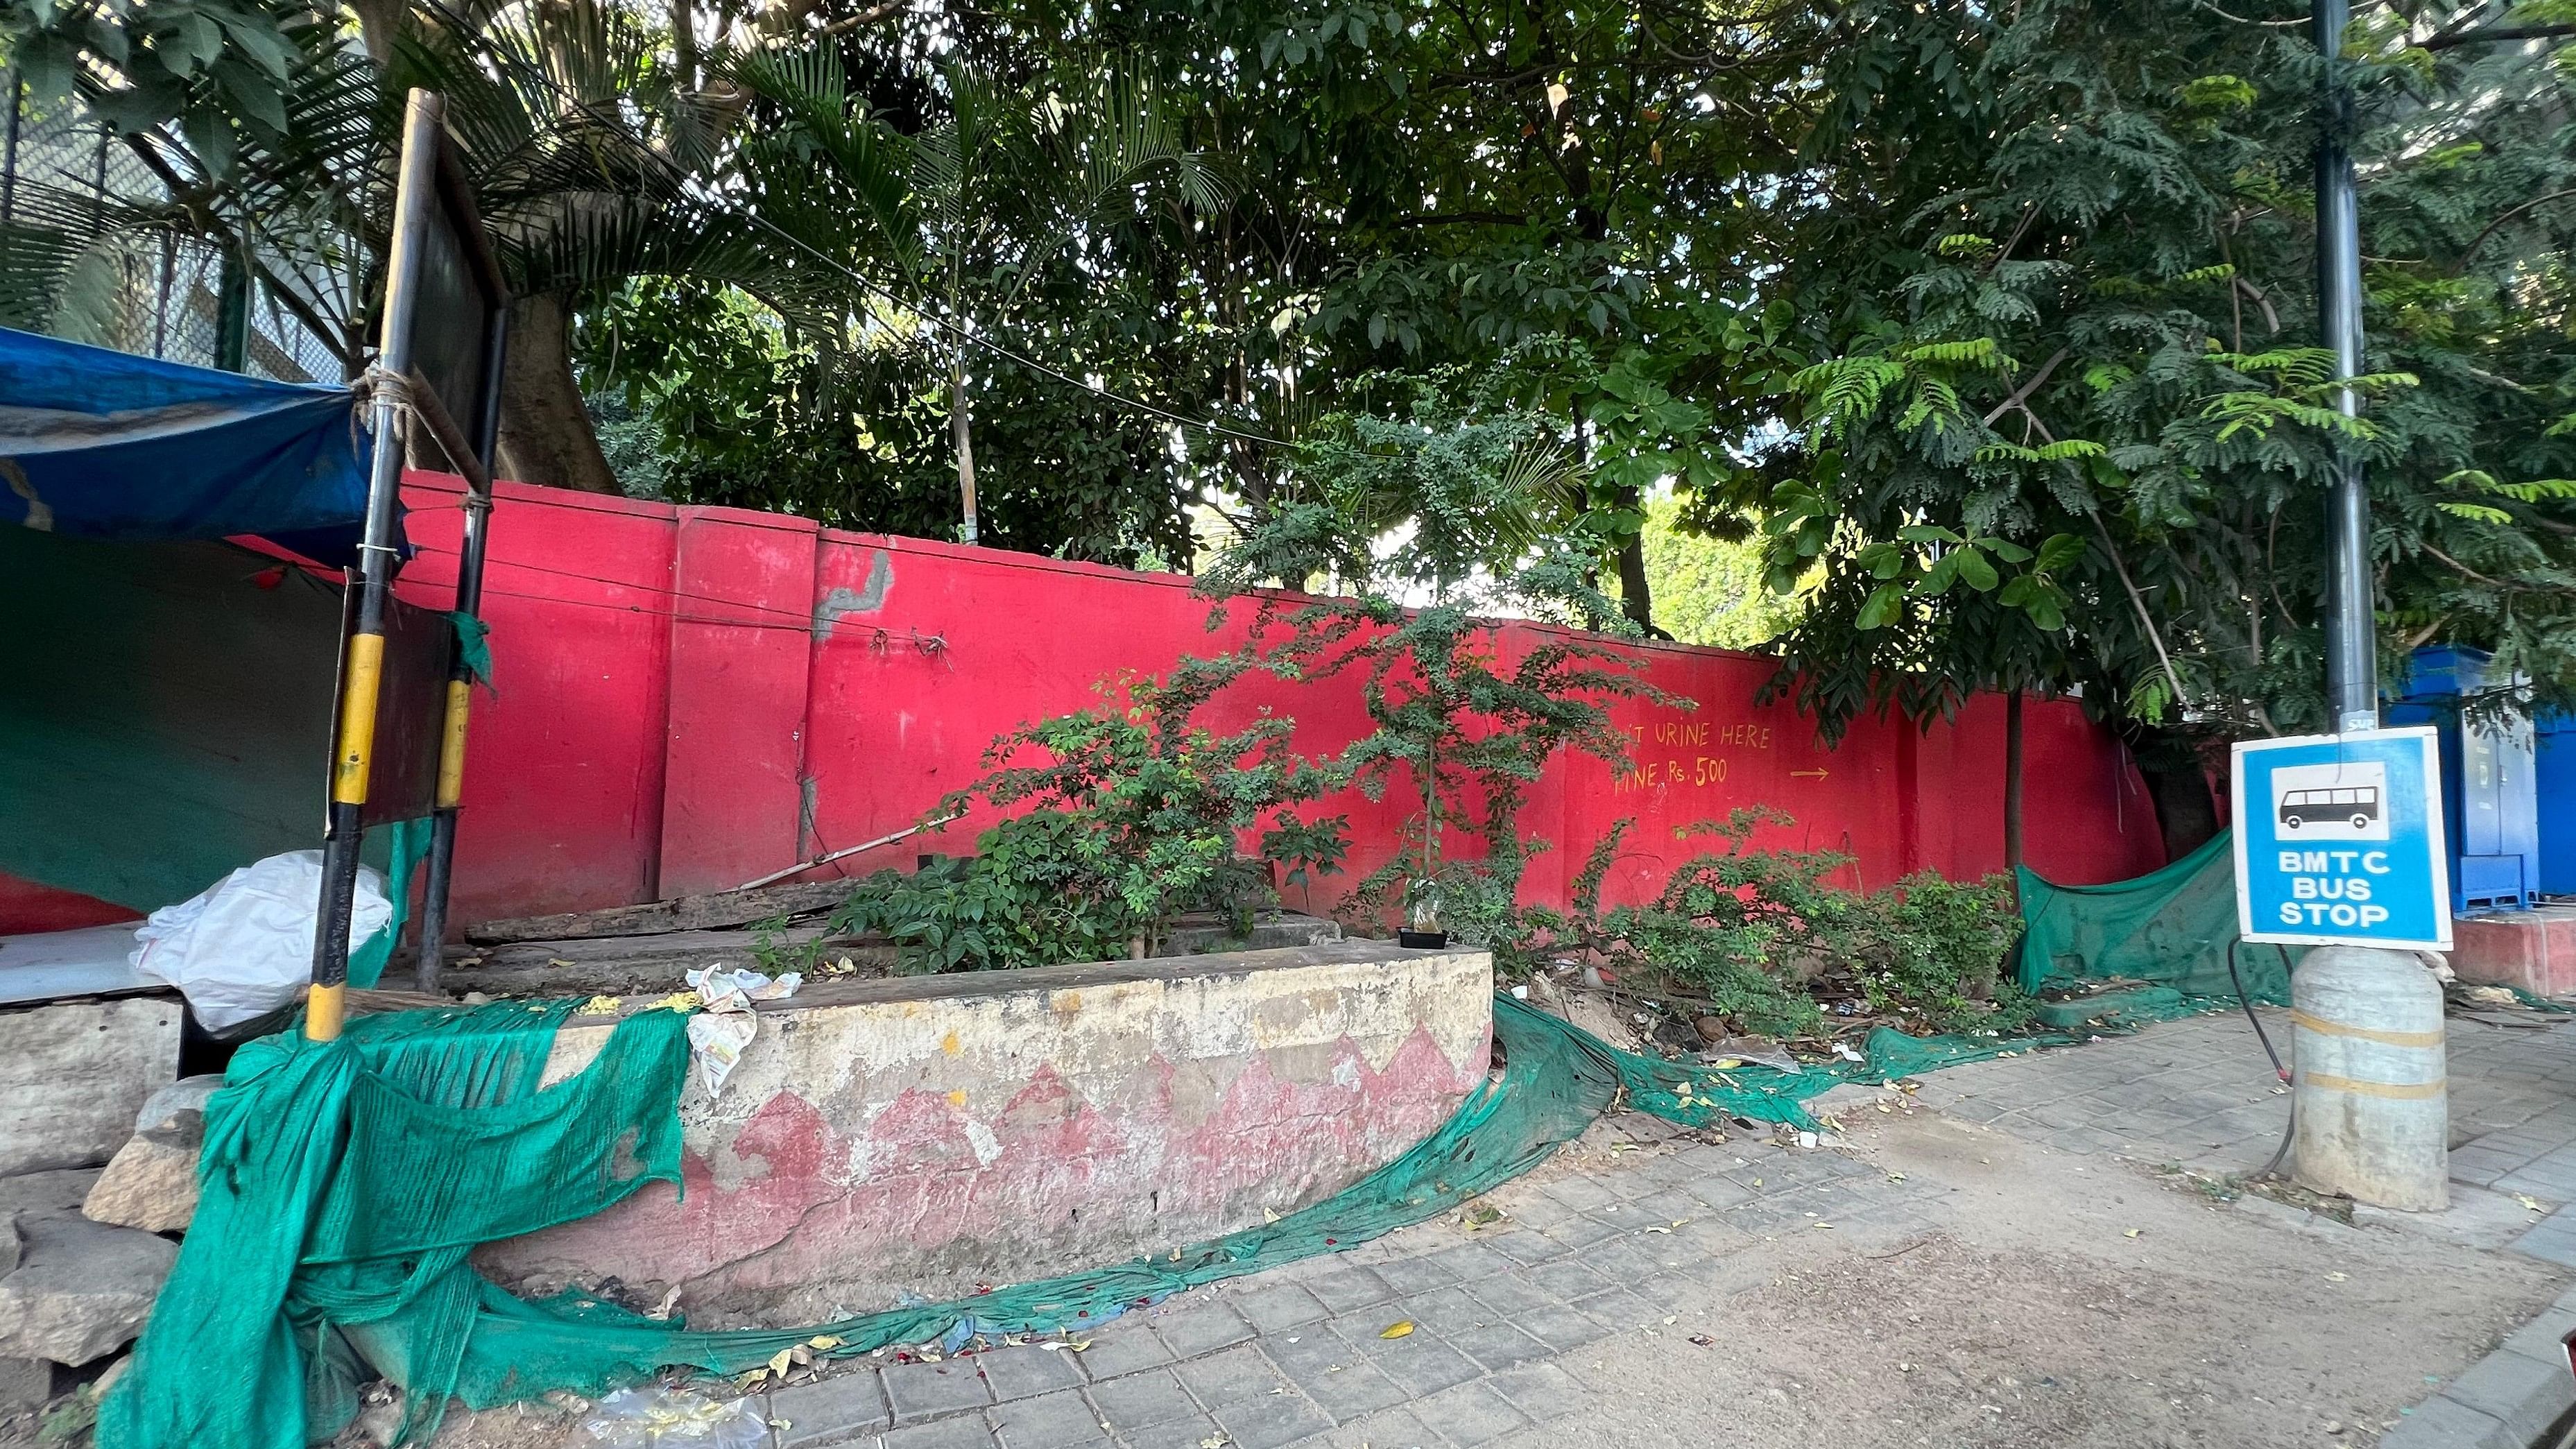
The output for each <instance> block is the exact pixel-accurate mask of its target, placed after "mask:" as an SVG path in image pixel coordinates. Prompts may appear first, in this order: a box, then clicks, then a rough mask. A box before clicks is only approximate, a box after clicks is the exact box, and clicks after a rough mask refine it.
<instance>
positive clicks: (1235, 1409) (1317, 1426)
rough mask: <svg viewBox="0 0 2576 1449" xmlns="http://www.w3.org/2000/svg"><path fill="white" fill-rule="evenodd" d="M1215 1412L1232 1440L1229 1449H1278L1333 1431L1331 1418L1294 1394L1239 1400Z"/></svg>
mask: <svg viewBox="0 0 2576 1449" xmlns="http://www.w3.org/2000/svg"><path fill="white" fill-rule="evenodd" d="M1213 1412H1214V1413H1215V1415H1216V1422H1217V1426H1218V1427H1219V1428H1222V1429H1223V1430H1225V1433H1226V1437H1227V1440H1228V1441H1229V1442H1228V1443H1227V1446H1226V1449H1279V1446H1281V1445H1284V1444H1295V1443H1299V1442H1302V1441H1304V1440H1307V1439H1311V1438H1313V1437H1315V1436H1316V1435H1318V1434H1325V1433H1329V1432H1331V1430H1332V1428H1333V1419H1332V1416H1331V1415H1329V1414H1326V1413H1325V1412H1324V1411H1323V1410H1322V1409H1319V1408H1317V1407H1315V1406H1314V1405H1313V1404H1310V1403H1308V1402H1306V1401H1305V1400H1304V1399H1303V1398H1300V1397H1299V1396H1297V1395H1295V1394H1291V1393H1278V1394H1262V1395H1259V1396H1257V1397H1254V1398H1249V1399H1238V1400H1235V1401H1234V1402H1232V1403H1227V1404H1219V1405H1217V1406H1216V1407H1215V1409H1214V1410H1213Z"/></svg>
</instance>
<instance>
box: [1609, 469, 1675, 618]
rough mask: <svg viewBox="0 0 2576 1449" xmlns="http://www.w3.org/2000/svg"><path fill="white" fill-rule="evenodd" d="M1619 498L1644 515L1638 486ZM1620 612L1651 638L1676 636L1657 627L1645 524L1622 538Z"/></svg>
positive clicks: (1624, 505) (1621, 492) (1625, 506)
mask: <svg viewBox="0 0 2576 1449" xmlns="http://www.w3.org/2000/svg"><path fill="white" fill-rule="evenodd" d="M1616 502H1617V503H1618V506H1619V507H1621V508H1623V509H1626V510H1628V511H1630V512H1633V513H1635V514H1637V515H1638V517H1639V518H1640V519H1641V520H1642V519H1643V518H1644V516H1645V512H1646V505H1645V500H1644V499H1642V498H1640V497H1638V496H1637V490H1636V489H1634V488H1622V489H1620V490H1619V494H1618V498H1617V500H1616ZM1619 612H1620V613H1623V614H1625V615H1627V616H1628V619H1629V622H1631V623H1633V624H1635V625H1636V626H1637V627H1638V628H1640V629H1643V630H1645V631H1646V636H1647V637H1648V638H1650V639H1670V638H1671V637H1673V636H1672V635H1671V634H1669V633H1667V632H1665V631H1664V630H1662V629H1658V628H1656V627H1655V597H1654V586H1653V585H1652V584H1649V583H1648V582H1647V581H1646V531H1645V529H1643V528H1642V527H1641V528H1639V529H1638V530H1637V531H1636V532H1635V533H1632V534H1629V535H1628V536H1627V537H1626V538H1624V539H1622V540H1620V542H1619Z"/></svg>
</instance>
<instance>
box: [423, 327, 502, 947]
mask: <svg viewBox="0 0 2576 1449" xmlns="http://www.w3.org/2000/svg"><path fill="white" fill-rule="evenodd" d="M509 348H510V309H509V306H508V305H507V303H506V302H504V303H503V304H502V305H499V306H496V307H494V308H493V309H492V320H491V322H490V323H489V324H488V325H487V326H486V327H485V329H484V334H483V396H482V398H481V402H482V404H483V405H482V407H481V408H480V409H478V410H477V413H478V415H477V416H476V417H475V419H474V423H473V427H474V453H475V457H476V458H477V459H478V460H479V461H481V463H482V464H483V476H484V478H485V479H487V480H488V479H490V478H491V477H492V469H493V464H494V460H495V458H496V456H497V455H498V453H499V451H500V441H501V369H502V364H503V363H505V362H506V361H507V360H508V357H509ZM491 523H492V495H491V493H490V492H489V491H488V490H487V489H482V488H477V487H476V486H475V484H474V482H473V480H471V479H468V480H467V481H466V484H465V539H464V542H463V544H462V545H461V546H460V547H459V548H458V550H457V560H456V612H458V613H460V614H474V613H478V612H479V611H480V610H481V609H482V607H483V552H484V548H485V545H486V542H487V540H488V538H489V532H490V529H491ZM473 699H474V680H473V676H472V674H471V672H470V671H469V670H467V668H466V667H465V658H464V654H463V651H462V650H460V651H458V655H457V659H456V663H455V666H454V667H453V668H452V669H450V671H449V672H448V676H447V719H446V725H445V727H444V728H443V729H442V730H441V731H440V733H439V742H438V808H437V809H436V810H434V811H432V812H431V814H430V817H429V879H428V880H427V882H426V883H425V884H424V885H423V886H422V889H421V903H420V935H419V937H418V941H419V945H418V947H417V948H416V950H417V953H418V954H417V956H416V957H415V958H414V960H413V963H412V982H413V984H414V985H415V986H417V987H419V988H420V989H421V990H422V991H425V992H436V991H437V990H438V971H439V967H440V965H441V964H442V963H441V960H440V957H441V956H442V955H443V954H444V947H445V943H446V940H447V897H448V891H449V887H450V884H451V882H452V881H453V879H454V872H455V868H456V810H457V806H458V804H459V803H460V802H461V800H462V798H463V794H464V788H465V730H466V722H467V719H468V716H469V715H470V714H471V711H472V706H473Z"/></svg>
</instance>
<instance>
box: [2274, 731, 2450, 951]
mask: <svg viewBox="0 0 2576 1449" xmlns="http://www.w3.org/2000/svg"><path fill="white" fill-rule="evenodd" d="M2235 755H2236V798H2235V801H2234V807H2233V808H2234V813H2235V823H2236V927H2237V930H2238V932H2239V933H2241V934H2242V935H2243V936H2244V938H2245V939H2246V940H2248V941H2277V942H2280V943H2282V944H2284V945H2292V946H2332V945H2351V946H2395V947H2400V948H2411V949H2416V950H2425V951H2448V950H2449V949H2451V878H2450V872H2449V871H2448V869H2446V868H2445V855H2444V850H2445V847H2444V843H2443V839H2442V757H2441V753H2440V745H2439V743H2438V741H2437V737H2436V734H2435V732H2434V731H2433V730H2432V729H2431V728H2429V727H2428V728H2421V729H2396V730H2358V731H2355V732H2353V733H2351V734H2340V735H2301V736H2297V737H2294V738H2291V739H2281V740H2248V741H2245V742H2243V743H2241V744H2239V745H2237V746H2236V750H2235Z"/></svg>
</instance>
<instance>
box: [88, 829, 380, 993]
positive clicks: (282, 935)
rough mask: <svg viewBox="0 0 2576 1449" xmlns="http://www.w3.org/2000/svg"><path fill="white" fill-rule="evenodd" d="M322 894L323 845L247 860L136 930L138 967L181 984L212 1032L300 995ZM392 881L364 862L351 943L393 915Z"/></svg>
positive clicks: (310, 967) (351, 924)
mask: <svg viewBox="0 0 2576 1449" xmlns="http://www.w3.org/2000/svg"><path fill="white" fill-rule="evenodd" d="M321 899H322V852H320V851H318V850H290V851H288V852H286V853H285V854H284V855H272V856H270V857H269V858H268V859H266V860H263V861H260V862H258V863H257V864H254V865H246V866H243V867H242V868H241V869H239V870H237V871H234V872H233V873H232V874H230V875H228V876H225V877H224V878H223V879H222V880H219V881H217V882H215V883H214V884H213V885H211V886H208V887H207V888H206V889H204V890H203V891H200V892H198V893H197V894H196V895H194V896H191V897H189V898H188V899H186V900H184V901H181V902H179V903H178V904H177V905H175V906H163V907H162V908H161V909H159V910H157V911H154V912H153V913H152V914H151V916H150V917H149V918H148V919H146V920H145V921H144V923H143V924H142V925H140V926H138V927H136V928H135V931H134V954H133V955H132V956H130V957H128V958H126V959H127V960H128V961H129V962H130V963H131V964H132V965H133V967H134V969H135V970H137V971H139V972H142V973H143V974H144V975H146V976H150V977H153V978H154V979H156V980H160V981H166V982H168V983H170V984H171V985H172V986H175V987H177V988H179V993H180V994H181V995H183V996H185V997H187V998H188V1006H189V1009H190V1010H192V1011H194V1012H196V1014H197V1020H198V1021H200V1022H202V1023H204V1024H205V1027H206V1029H207V1030H209V1031H222V1030H224V1029H225V1028H227V1027H232V1026H238V1025H240V1024H241V1023H243V1022H245V1021H248V1020H250V1019H251V1018H252V1017H255V1016H259V1015H262V1014H263V1013H266V1012H270V1011H274V1010H276V1009H277V1008H279V1007H281V1006H284V1005H286V1004H287V1003H288V1002H290V1001H293V1000H294V999H295V997H296V993H298V992H300V991H302V990H303V989H304V986H305V983H306V982H308V981H311V980H312V979H313V912H314V910H315V908H316V907H317V906H318V905H319V904H320V903H321ZM393 915H394V908H393V903H392V902H391V901H389V900H387V899H386V898H385V878H384V877H383V876H382V875H380V874H378V873H377V872H376V871H375V870H374V869H372V868H371V867H367V866H360V867H359V868H358V890H357V898H356V900H355V902H354V905H353V909H352V910H351V911H350V913H349V948H350V949H351V950H353V951H354V950H356V949H357V947H358V943H360V942H362V941H364V940H366V939H367V938H368V937H369V936H372V935H374V934H375V933H376V932H378V931H381V930H383V929H384V928H385V925H386V923H387V922H389V921H391V920H392V919H393Z"/></svg>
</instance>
